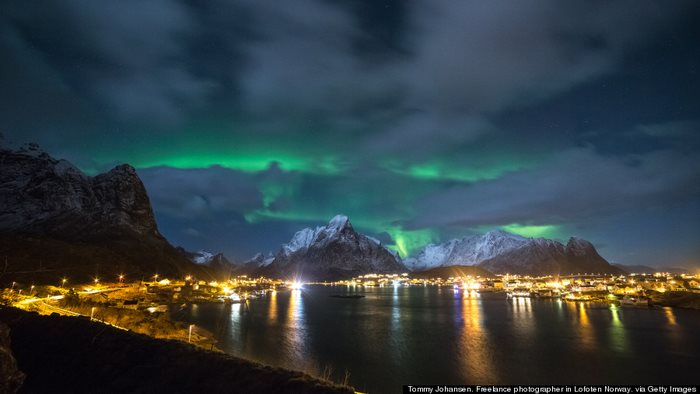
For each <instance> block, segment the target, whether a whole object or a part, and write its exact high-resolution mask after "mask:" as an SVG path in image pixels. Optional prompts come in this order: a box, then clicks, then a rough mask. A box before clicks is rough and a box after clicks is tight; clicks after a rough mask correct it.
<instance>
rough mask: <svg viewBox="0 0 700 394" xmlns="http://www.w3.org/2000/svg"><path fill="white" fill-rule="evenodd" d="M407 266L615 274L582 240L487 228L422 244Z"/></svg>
mask: <svg viewBox="0 0 700 394" xmlns="http://www.w3.org/2000/svg"><path fill="white" fill-rule="evenodd" d="M405 264H406V266H407V267H409V268H410V269H412V270H414V271H423V270H428V269H434V268H438V267H449V266H454V265H479V266H480V267H482V268H484V269H486V270H488V271H490V272H493V273H497V274H505V273H512V274H530V275H535V274H537V275H539V274H557V273H579V272H581V273H618V272H619V270H618V269H617V268H615V267H613V266H611V265H610V264H609V263H608V262H607V261H606V260H605V259H604V258H602V257H601V256H600V255H599V254H598V252H597V251H596V249H595V247H593V245H592V244H591V243H590V242H588V241H586V240H583V239H580V238H575V237H572V238H571V239H570V240H569V242H568V243H567V245H566V246H565V245H563V244H561V243H560V242H558V241H554V240H550V239H545V238H525V237H521V236H519V235H515V234H511V233H508V232H506V231H502V230H494V231H489V232H488V233H486V234H484V235H474V236H469V237H465V238H462V239H453V240H450V241H447V242H445V243H442V244H437V245H436V244H430V245H427V246H426V247H424V248H423V249H422V250H421V251H420V252H419V253H418V254H417V255H416V257H415V258H410V259H406V260H405Z"/></svg>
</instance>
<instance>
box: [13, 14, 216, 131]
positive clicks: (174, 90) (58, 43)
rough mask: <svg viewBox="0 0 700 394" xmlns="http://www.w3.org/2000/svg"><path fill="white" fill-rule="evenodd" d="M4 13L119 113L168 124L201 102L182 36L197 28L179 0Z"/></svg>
mask: <svg viewBox="0 0 700 394" xmlns="http://www.w3.org/2000/svg"><path fill="white" fill-rule="evenodd" d="M6 11H7V19H6V20H5V21H4V22H5V23H8V22H9V23H10V24H11V25H12V26H13V27H14V29H16V30H17V31H19V32H20V34H21V36H22V37H23V38H24V41H25V45H26V46H28V47H33V48H36V49H38V50H39V51H41V52H42V54H43V55H44V57H45V59H46V60H47V61H48V63H49V64H51V65H52V66H53V67H55V69H56V70H57V71H58V72H59V73H60V74H61V75H62V76H63V77H64V79H65V80H66V81H67V82H68V83H69V84H70V85H71V86H72V88H73V89H75V90H76V91H78V92H79V93H82V94H84V95H86V96H88V97H90V98H93V99H97V100H99V102H101V103H102V104H103V105H104V106H105V107H106V108H107V109H109V110H110V111H111V112H114V113H115V115H116V116H118V117H121V118H126V119H139V120H150V121H154V120H156V121H157V122H159V123H163V122H165V123H166V124H170V123H172V122H174V121H178V120H181V119H182V118H183V117H184V116H186V115H187V114H188V112H189V111H191V110H193V109H195V108H198V107H200V106H201V105H202V104H204V101H205V99H206V96H207V94H208V92H209V90H210V88H211V81H209V80H208V79H207V78H206V77H203V76H199V75H195V74H193V73H192V72H191V71H190V69H189V63H188V59H187V57H186V55H187V52H186V49H187V48H186V43H187V41H186V40H185V39H184V38H186V37H187V36H188V35H190V34H194V32H195V30H196V28H197V26H196V24H195V21H194V20H193V18H192V15H191V14H190V12H189V10H188V8H187V7H185V6H183V5H182V4H181V3H180V2H177V1H174V0H154V1H149V2H147V3H144V2H140V1H135V0H127V1H120V2H118V3H96V2H92V1H86V0H68V1H47V2H43V3H42V5H41V7H27V6H23V5H20V4H19V3H14V4H11V5H10V6H8V7H6ZM0 23H1V22H0Z"/></svg>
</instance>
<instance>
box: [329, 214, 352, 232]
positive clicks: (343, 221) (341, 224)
mask: <svg viewBox="0 0 700 394" xmlns="http://www.w3.org/2000/svg"><path fill="white" fill-rule="evenodd" d="M346 226H352V225H351V224H350V220H349V219H348V217H347V216H345V215H335V216H334V217H333V219H331V221H330V222H328V225H327V226H326V228H327V229H338V230H342V229H344V228H345V227H346Z"/></svg>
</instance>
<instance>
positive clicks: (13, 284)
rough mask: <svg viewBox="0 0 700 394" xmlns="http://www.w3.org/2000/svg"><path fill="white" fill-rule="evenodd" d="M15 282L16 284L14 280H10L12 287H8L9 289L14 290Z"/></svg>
mask: <svg viewBox="0 0 700 394" xmlns="http://www.w3.org/2000/svg"><path fill="white" fill-rule="evenodd" d="M16 284H17V283H16V282H12V287H10V290H14V289H15V285H16Z"/></svg>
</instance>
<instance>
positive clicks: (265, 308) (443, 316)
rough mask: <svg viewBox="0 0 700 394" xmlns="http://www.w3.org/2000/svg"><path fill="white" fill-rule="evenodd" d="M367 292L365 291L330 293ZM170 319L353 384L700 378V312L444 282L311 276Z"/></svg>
mask: <svg viewBox="0 0 700 394" xmlns="http://www.w3.org/2000/svg"><path fill="white" fill-rule="evenodd" d="M354 293H358V294H364V295H366V297H365V298H362V299H342V298H333V297H330V295H332V294H354ZM173 317H174V318H176V319H178V320H182V321H185V322H189V323H193V324H196V325H197V326H199V327H203V328H206V329H208V330H210V331H212V332H214V333H215V334H216V336H217V338H218V339H219V347H220V348H221V349H223V350H224V351H226V352H228V353H230V354H233V355H235V356H239V357H243V358H247V359H251V360H255V361H259V362H262V363H265V364H269V365H275V366H281V367H286V368H292V369H297V370H304V371H307V372H311V373H320V372H322V371H323V370H324V369H326V368H329V367H330V368H332V369H333V377H334V378H335V379H336V380H342V379H343V377H344V375H345V371H346V370H347V371H349V373H350V383H351V384H352V385H354V386H355V388H356V389H358V390H360V391H365V392H370V393H394V392H400V391H401V385H402V384H420V383H422V384H556V383H560V384H566V383H568V384H586V383H590V384H593V383H597V384H602V383H612V384H662V383H664V384H680V383H698V381H699V380H698V379H699V378H698V377H697V376H698V375H697V373H698V365H700V363H699V362H700V335H699V334H700V311H690V310H677V309H670V308H660V309H636V308H610V307H602V308H601V307H598V308H593V307H590V306H586V305H585V304H583V303H569V302H562V301H559V300H530V299H514V300H508V299H507V298H506V296H505V295H504V294H502V293H485V294H480V295H477V294H472V295H471V296H470V295H468V294H463V293H462V292H455V291H454V290H453V289H451V288H438V287H430V286H428V287H422V286H420V287H418V286H417V287H399V288H392V287H385V288H377V287H375V288H357V289H355V288H351V287H344V286H342V287H323V286H307V287H306V288H304V289H303V290H301V291H299V290H296V291H290V290H286V291H278V292H276V293H275V294H269V295H268V296H266V297H264V298H260V299H255V300H251V301H250V302H249V304H248V306H246V305H245V304H243V305H241V304H234V305H223V304H200V305H192V306H189V307H188V308H186V309H185V310H182V311H173Z"/></svg>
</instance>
